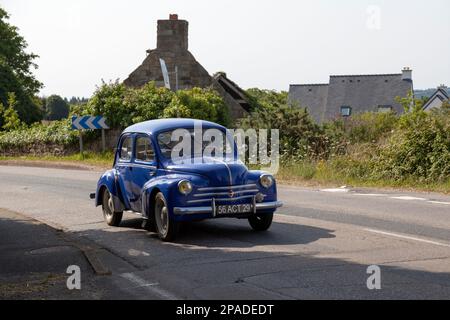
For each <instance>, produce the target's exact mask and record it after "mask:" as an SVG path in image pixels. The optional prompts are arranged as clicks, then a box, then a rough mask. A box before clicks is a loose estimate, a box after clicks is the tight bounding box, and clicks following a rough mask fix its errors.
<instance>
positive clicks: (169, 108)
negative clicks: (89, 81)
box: [71, 81, 229, 128]
mask: <svg viewBox="0 0 450 320" xmlns="http://www.w3.org/2000/svg"><path fill="white" fill-rule="evenodd" d="M71 113H72V114H76V115H103V116H105V117H106V118H107V119H108V124H109V125H110V126H111V127H112V128H125V127H128V126H129V125H131V124H133V123H137V122H142V121H146V120H151V119H159V118H168V117H191V118H197V119H203V120H210V121H213V122H218V123H220V124H223V125H225V126H226V125H228V124H229V114H228V108H227V107H226V105H225V103H224V102H223V99H222V98H221V97H220V96H219V95H218V93H216V92H215V91H214V90H212V89H200V88H193V89H191V90H179V91H177V92H172V91H170V90H168V89H166V88H157V87H156V86H155V84H154V83H153V82H150V83H148V84H146V85H145V86H143V87H141V88H138V89H134V88H128V87H126V86H124V85H123V84H121V83H119V82H117V81H116V82H113V83H104V82H103V83H102V85H101V86H100V87H98V88H97V90H96V91H95V93H94V96H93V97H92V98H91V99H90V100H89V102H88V103H87V104H84V105H76V106H72V110H71Z"/></svg>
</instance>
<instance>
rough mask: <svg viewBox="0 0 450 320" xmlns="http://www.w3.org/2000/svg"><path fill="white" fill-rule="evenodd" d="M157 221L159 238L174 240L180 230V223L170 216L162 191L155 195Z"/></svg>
mask: <svg viewBox="0 0 450 320" xmlns="http://www.w3.org/2000/svg"><path fill="white" fill-rule="evenodd" d="M155 221H156V229H157V232H158V236H159V238H160V239H161V240H163V241H172V240H173V239H174V238H175V236H176V234H177V232H178V223H177V222H176V221H175V220H173V219H171V218H170V216H169V209H168V208H167V202H166V199H165V198H164V195H163V194H162V193H161V192H159V193H158V194H156V197H155Z"/></svg>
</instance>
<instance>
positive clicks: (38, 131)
mask: <svg viewBox="0 0 450 320" xmlns="http://www.w3.org/2000/svg"><path fill="white" fill-rule="evenodd" d="M70 126H71V125H70V121H69V120H61V121H53V122H51V123H49V124H48V125H42V124H34V125H31V126H30V127H26V126H22V127H21V128H19V129H17V130H13V131H9V132H6V131H4V132H0V153H3V152H6V151H8V150H11V149H13V150H14V151H15V152H18V153H19V152H20V151H22V152H24V151H25V152H26V151H30V150H31V149H34V150H38V149H40V148H43V147H45V146H57V147H59V148H66V147H70V146H74V145H76V143H77V141H78V132H77V131H74V130H71V129H70Z"/></svg>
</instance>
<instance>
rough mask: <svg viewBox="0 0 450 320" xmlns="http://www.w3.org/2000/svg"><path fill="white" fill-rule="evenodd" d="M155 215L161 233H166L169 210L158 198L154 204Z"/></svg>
mask: <svg viewBox="0 0 450 320" xmlns="http://www.w3.org/2000/svg"><path fill="white" fill-rule="evenodd" d="M156 217H157V225H158V229H159V231H160V232H161V234H163V235H165V234H166V233H167V228H168V223H169V210H168V209H167V207H166V205H165V203H164V202H163V201H162V200H158V202H157V204H156Z"/></svg>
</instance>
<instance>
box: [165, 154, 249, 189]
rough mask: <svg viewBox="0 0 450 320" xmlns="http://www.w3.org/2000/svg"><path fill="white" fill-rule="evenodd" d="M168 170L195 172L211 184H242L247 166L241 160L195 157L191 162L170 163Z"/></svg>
mask: <svg viewBox="0 0 450 320" xmlns="http://www.w3.org/2000/svg"><path fill="white" fill-rule="evenodd" d="M165 168H166V169H167V170H171V171H177V172H183V173H193V174H198V175H202V176H204V177H207V178H208V179H209V183H210V185H211V186H228V185H241V184H245V183H246V178H247V174H248V169H247V167H246V166H245V165H244V164H243V163H242V162H240V161H225V160H219V159H215V158H195V159H192V163H191V161H189V163H177V164H175V163H168V164H166V165H165Z"/></svg>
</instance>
